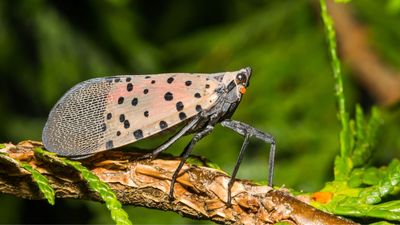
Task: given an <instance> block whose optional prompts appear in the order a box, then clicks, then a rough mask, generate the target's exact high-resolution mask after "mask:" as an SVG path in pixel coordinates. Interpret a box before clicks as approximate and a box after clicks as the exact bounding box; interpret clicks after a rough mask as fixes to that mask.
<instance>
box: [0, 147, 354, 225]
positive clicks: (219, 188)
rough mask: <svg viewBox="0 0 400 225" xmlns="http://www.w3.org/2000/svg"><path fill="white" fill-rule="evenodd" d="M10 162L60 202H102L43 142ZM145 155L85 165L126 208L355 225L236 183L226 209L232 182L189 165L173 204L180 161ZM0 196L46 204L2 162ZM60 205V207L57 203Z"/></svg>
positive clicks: (114, 155)
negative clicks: (43, 152)
mask: <svg viewBox="0 0 400 225" xmlns="http://www.w3.org/2000/svg"><path fill="white" fill-rule="evenodd" d="M5 146H6V147H5V148H3V149H1V150H0V152H2V153H5V154H6V157H11V158H13V159H16V160H18V161H22V162H27V163H29V164H30V165H31V166H33V167H34V168H35V169H37V170H38V171H39V172H40V173H42V174H43V175H45V176H46V177H47V178H48V179H49V181H50V184H51V186H52V187H53V188H54V190H55V193H56V197H57V198H79V199H88V200H94V201H101V199H100V198H99V196H98V195H97V194H96V193H94V192H92V191H91V190H90V189H89V188H88V186H87V185H86V182H85V181H84V180H82V178H81V177H80V175H79V174H78V173H77V172H76V171H74V170H73V169H72V168H68V167H64V166H61V165H58V164H54V163H52V162H51V161H49V160H44V159H43V157H39V155H35V153H34V151H33V148H34V147H42V145H41V143H40V142H33V141H24V142H21V143H19V144H17V145H13V144H5ZM138 156H141V154H140V153H132V152H122V151H107V152H103V153H99V154H96V155H94V156H93V157H90V158H87V159H85V160H81V162H82V163H83V165H85V166H86V167H87V168H89V169H91V171H92V172H93V173H95V174H96V175H97V176H98V177H99V178H100V179H101V180H102V181H104V182H106V183H108V184H109V185H110V187H111V188H112V189H113V190H114V192H115V193H116V195H117V197H118V199H119V200H120V201H121V203H123V204H126V205H135V206H144V207H148V208H154V209H160V210H168V211H174V212H176V213H179V214H180V215H182V216H186V217H191V218H196V219H205V220H211V221H214V222H217V223H223V224H274V223H276V222H282V221H286V222H289V223H290V224H355V223H353V222H351V221H348V220H346V219H343V218H340V217H337V216H334V215H331V214H328V213H325V212H322V211H320V210H318V209H316V208H313V207H311V206H310V205H308V204H306V203H304V202H302V201H300V200H299V199H297V198H295V197H293V196H291V195H290V194H289V193H288V192H286V191H285V190H284V189H272V188H270V187H268V186H259V185H256V184H254V183H251V182H248V181H244V180H237V181H236V182H235V184H234V186H233V189H232V195H233V201H232V207H230V208H229V207H227V205H226V199H227V196H226V193H227V191H226V187H227V183H228V181H229V177H228V176H227V175H226V174H225V173H224V172H222V171H220V170H217V169H212V168H208V167H204V166H195V165H188V164H186V165H185V166H184V168H183V170H182V173H181V175H180V176H179V178H178V180H177V183H176V186H175V200H174V201H172V202H170V201H169V200H168V194H167V193H168V190H169V185H170V177H171V175H172V173H173V172H174V170H175V168H176V167H177V165H178V163H179V158H176V157H160V158H159V159H155V160H147V159H144V160H138V159H137V157H138ZM0 159H2V160H0V193H4V194H11V195H15V196H18V197H21V198H27V199H42V198H43V196H42V195H41V193H40V192H39V190H38V188H37V186H36V184H35V183H34V182H33V180H32V178H31V176H30V174H29V172H27V171H26V170H24V169H22V168H21V167H19V166H18V165H15V164H13V163H10V162H9V161H7V160H4V159H3V158H0ZM56 205H57V203H56Z"/></svg>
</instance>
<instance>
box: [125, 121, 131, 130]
mask: <svg viewBox="0 0 400 225" xmlns="http://www.w3.org/2000/svg"><path fill="white" fill-rule="evenodd" d="M129 127H130V124H129V120H125V121H124V128H125V129H128V128H129Z"/></svg>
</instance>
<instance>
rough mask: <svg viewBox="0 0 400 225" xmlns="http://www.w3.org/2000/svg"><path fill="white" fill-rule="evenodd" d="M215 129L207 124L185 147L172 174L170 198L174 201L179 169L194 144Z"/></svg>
mask: <svg viewBox="0 0 400 225" xmlns="http://www.w3.org/2000/svg"><path fill="white" fill-rule="evenodd" d="M213 129H214V127H213V126H211V125H207V127H206V128H204V129H203V130H202V131H200V132H198V133H197V134H195V135H194V136H193V138H192V140H191V141H190V142H189V144H188V145H187V146H186V147H185V150H184V151H183V153H182V155H181V157H182V159H181V162H180V163H179V165H178V167H177V168H176V170H175V172H174V174H173V175H172V179H171V186H170V189H169V195H168V196H169V199H170V200H171V201H172V200H173V199H174V186H175V183H176V179H177V178H178V174H179V171H180V170H181V169H182V167H183V164H185V162H186V160H187V158H188V157H189V155H190V153H191V152H192V150H193V147H194V145H195V144H196V143H197V142H198V141H200V140H201V139H202V138H203V137H205V136H207V135H208V134H210V133H211V131H212V130H213Z"/></svg>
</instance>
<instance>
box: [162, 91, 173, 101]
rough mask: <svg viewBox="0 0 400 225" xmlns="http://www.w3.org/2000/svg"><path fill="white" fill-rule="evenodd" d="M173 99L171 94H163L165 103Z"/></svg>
mask: <svg viewBox="0 0 400 225" xmlns="http://www.w3.org/2000/svg"><path fill="white" fill-rule="evenodd" d="M173 98H174V96H173V95H172V93H171V92H167V93H165V95H164V99H165V101H171V100H172V99H173Z"/></svg>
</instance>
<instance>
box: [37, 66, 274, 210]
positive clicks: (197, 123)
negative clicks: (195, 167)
mask: <svg viewBox="0 0 400 225" xmlns="http://www.w3.org/2000/svg"><path fill="white" fill-rule="evenodd" d="M250 75H251V68H249V67H247V68H244V69H241V70H239V71H234V72H222V73H212V74H201V73H198V74H196V73H195V74H188V73H167V74H152V75H124V76H113V77H104V78H94V79H91V80H87V81H84V82H82V83H79V84H77V85H76V86H74V87H73V88H71V89H70V90H69V91H68V92H67V93H66V94H65V95H64V96H63V97H62V98H61V99H60V100H59V101H58V102H57V103H56V105H55V106H54V107H53V109H52V110H51V112H50V114H49V118H48V120H47V122H46V125H45V127H44V129H43V134H42V139H43V143H44V146H45V147H46V149H48V150H49V151H52V152H55V153H57V154H58V155H61V156H67V157H70V158H84V157H88V156H91V155H93V154H95V153H97V152H101V151H105V150H109V149H114V148H117V147H119V146H123V145H127V144H130V143H133V142H136V141H139V140H141V139H144V138H147V137H150V136H152V135H155V134H158V133H160V132H162V131H165V130H169V129H171V128H173V127H177V126H178V125H181V129H180V130H179V131H177V132H176V133H175V134H174V135H173V136H172V137H171V138H170V139H169V140H167V141H166V142H165V143H163V144H162V145H160V146H159V147H158V148H156V149H155V150H154V151H153V152H151V153H149V154H146V155H145V157H151V158H155V157H157V155H158V154H159V153H161V152H162V151H164V150H166V149H167V148H168V147H169V146H171V145H172V144H173V143H174V142H175V141H176V140H178V139H179V138H180V137H182V136H184V135H187V134H192V133H194V136H193V138H192V139H191V141H190V142H189V144H188V145H187V146H186V147H185V149H184V151H183V153H182V154H181V161H180V164H179V165H178V167H177V169H176V171H175V172H174V174H173V176H172V180H171V186H170V192H169V197H170V199H171V200H172V199H173V194H174V192H173V187H174V184H175V182H176V179H177V176H178V173H179V171H180V170H181V168H182V166H183V165H184V163H185V161H186V159H187V158H188V157H189V155H190V153H191V152H192V150H193V147H194V145H195V144H196V143H197V142H198V141H200V140H201V139H202V138H203V137H205V136H207V135H208V134H210V133H211V131H212V130H213V129H214V127H215V126H216V125H217V124H218V123H220V124H221V125H222V126H223V127H227V128H230V129H232V130H233V131H235V132H237V133H239V134H241V135H242V136H244V142H243V145H242V147H241V150H240V153H239V156H238V159H237V162H236V165H235V167H234V170H233V173H232V176H231V179H230V181H229V183H228V188H227V189H228V199H227V204H228V205H231V188H232V185H233V182H234V181H235V177H236V173H237V171H238V169H239V166H240V163H241V161H242V158H243V153H244V152H245V150H246V148H247V145H248V143H249V139H250V137H255V138H258V139H261V140H262V141H264V142H266V143H269V144H270V156H269V176H268V181H269V185H272V176H273V166H274V156H275V140H274V138H273V137H272V136H271V135H269V134H267V133H264V132H262V131H260V130H258V129H256V128H253V127H251V126H250V125H247V124H245V123H242V122H239V121H235V120H231V119H230V117H231V116H232V114H233V113H234V111H235V109H236V108H237V106H238V104H239V103H240V100H241V98H242V95H243V94H244V93H245V92H246V87H247V86H248V85H249V79H250Z"/></svg>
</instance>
